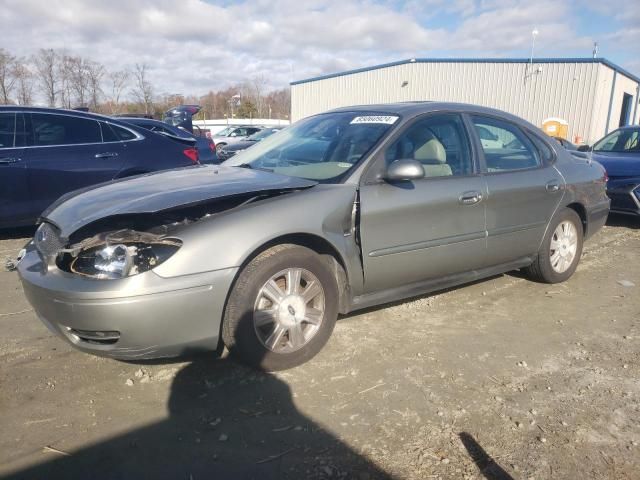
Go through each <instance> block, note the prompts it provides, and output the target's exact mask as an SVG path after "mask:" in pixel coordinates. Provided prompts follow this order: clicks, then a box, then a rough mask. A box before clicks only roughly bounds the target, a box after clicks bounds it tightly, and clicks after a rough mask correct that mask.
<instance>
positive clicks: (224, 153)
mask: <svg viewBox="0 0 640 480" xmlns="http://www.w3.org/2000/svg"><path fill="white" fill-rule="evenodd" d="M280 130H282V128H271V127H269V128H265V129H263V130H260V131H259V132H256V133H254V134H253V135H250V136H248V137H247V138H245V139H244V140H241V141H239V142H236V143H234V144H231V145H224V146H222V147H221V148H220V151H219V152H218V158H219V159H220V161H221V162H223V161H225V160H229V159H230V158H231V157H233V156H234V155H235V154H236V153H238V152H240V151H242V150H245V149H247V148H249V147H251V146H253V145H255V144H256V143H258V142H260V141H262V140H264V139H265V138H267V137H269V136H271V135H273V134H274V133H276V132H279V131H280Z"/></svg>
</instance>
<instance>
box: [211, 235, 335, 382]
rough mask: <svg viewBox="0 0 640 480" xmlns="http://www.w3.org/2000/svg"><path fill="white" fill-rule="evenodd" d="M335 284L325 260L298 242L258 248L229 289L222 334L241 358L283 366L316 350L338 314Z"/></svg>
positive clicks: (265, 365) (301, 360) (264, 365)
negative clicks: (266, 248) (297, 243)
mask: <svg viewBox="0 0 640 480" xmlns="http://www.w3.org/2000/svg"><path fill="white" fill-rule="evenodd" d="M337 299H338V287H337V284H336V280H335V278H334V276H333V273H332V271H331V268H330V266H329V264H328V262H327V261H326V260H325V259H324V258H323V257H321V256H319V255H318V254H316V253H315V252H314V251H312V250H310V249H308V248H305V247H300V246H297V245H278V246H275V247H273V248H270V249H269V250H266V251H264V252H262V253H261V254H260V255H258V256H257V257H256V258H254V259H253V260H252V261H251V262H250V263H249V264H248V265H247V266H246V267H245V268H244V269H243V270H242V272H240V275H239V276H238V279H237V281H236V283H235V285H234V287H233V290H232V291H231V294H230V296H229V300H228V302H227V308H226V310H225V318H224V322H223V326H222V339H223V341H224V343H225V345H226V346H227V348H228V349H229V351H230V352H231V353H232V354H234V355H235V356H237V357H238V358H239V359H240V360H242V361H244V362H245V363H248V364H250V365H252V366H255V367H257V368H260V369H262V370H284V369H287V368H292V367H295V366H297V365H300V364H302V363H304V362H306V361H307V360H309V359H311V358H312V357H313V356H314V355H316V354H317V353H318V352H319V351H320V350H321V349H322V347H323V346H324V345H325V344H326V343H327V340H328V339H329V337H330V335H331V332H332V331H333V327H334V325H335V322H336V318H337V316H338V311H337V303H338V302H337Z"/></svg>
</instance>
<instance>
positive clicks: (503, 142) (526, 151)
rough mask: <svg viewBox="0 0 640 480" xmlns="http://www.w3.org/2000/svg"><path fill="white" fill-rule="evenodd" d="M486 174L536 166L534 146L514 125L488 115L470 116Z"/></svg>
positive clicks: (537, 159) (536, 158)
mask: <svg viewBox="0 0 640 480" xmlns="http://www.w3.org/2000/svg"><path fill="white" fill-rule="evenodd" d="M471 120H472V122H473V124H474V126H475V129H476V133H477V134H478V137H479V138H480V143H481V144H482V149H483V151H484V158H485V161H486V164H487V171H488V172H489V173H499V172H509V171H514V170H526V169H529V168H536V167H539V166H540V164H541V161H540V155H539V154H538V151H537V149H536V148H535V146H534V145H533V143H532V142H531V140H529V138H528V137H527V136H526V135H525V134H524V132H523V131H522V130H520V128H519V127H517V126H516V125H513V124H511V123H508V122H504V121H502V120H498V119H495V118H491V117H483V116H480V115H473V116H471Z"/></svg>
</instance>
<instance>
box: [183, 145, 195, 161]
mask: <svg viewBox="0 0 640 480" xmlns="http://www.w3.org/2000/svg"><path fill="white" fill-rule="evenodd" d="M182 153H184V154H185V155H186V156H187V157H189V160H191V161H192V162H193V163H198V149H197V148H194V147H189V148H185V149H184V150H183V151H182Z"/></svg>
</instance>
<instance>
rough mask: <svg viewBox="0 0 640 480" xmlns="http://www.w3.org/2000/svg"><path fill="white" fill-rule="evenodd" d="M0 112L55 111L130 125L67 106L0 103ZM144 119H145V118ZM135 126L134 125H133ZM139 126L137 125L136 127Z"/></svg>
mask: <svg viewBox="0 0 640 480" xmlns="http://www.w3.org/2000/svg"><path fill="white" fill-rule="evenodd" d="M0 112H29V113H57V114H62V115H74V116H76V117H83V118H88V119H91V120H101V121H103V122H111V123H114V124H117V125H121V126H125V127H130V126H131V124H130V123H127V122H126V120H121V119H120V118H114V117H110V116H108V115H102V114H99V113H89V112H83V111H82V110H73V109H68V108H51V107H29V106H21V105H0ZM145 120H146V119H145ZM134 127H135V125H134ZM138 128H139V127H138Z"/></svg>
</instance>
